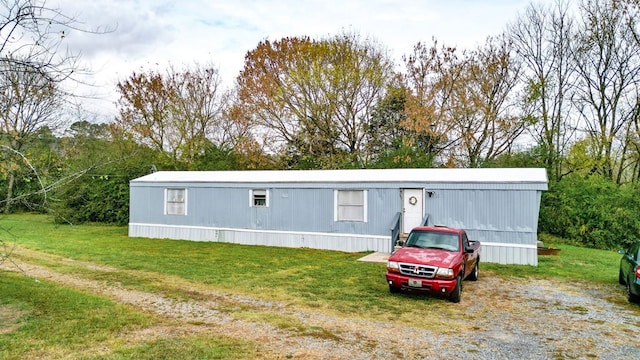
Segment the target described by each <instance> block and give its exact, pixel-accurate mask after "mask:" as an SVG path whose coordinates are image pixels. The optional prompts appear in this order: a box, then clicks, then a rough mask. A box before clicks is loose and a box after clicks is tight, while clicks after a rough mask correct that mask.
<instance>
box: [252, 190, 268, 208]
mask: <svg viewBox="0 0 640 360" xmlns="http://www.w3.org/2000/svg"><path fill="white" fill-rule="evenodd" d="M254 190H264V201H265V202H264V206H257V205H254V204H253V200H254V199H253V191H254ZM249 207H256V208H265V207H269V189H267V188H255V189H253V188H251V189H249Z"/></svg>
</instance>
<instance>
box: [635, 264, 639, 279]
mask: <svg viewBox="0 0 640 360" xmlns="http://www.w3.org/2000/svg"><path fill="white" fill-rule="evenodd" d="M636 278H638V279H640V266H637V267H636Z"/></svg>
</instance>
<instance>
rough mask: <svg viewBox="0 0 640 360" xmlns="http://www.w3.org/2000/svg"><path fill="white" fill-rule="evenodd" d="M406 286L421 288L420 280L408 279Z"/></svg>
mask: <svg viewBox="0 0 640 360" xmlns="http://www.w3.org/2000/svg"><path fill="white" fill-rule="evenodd" d="M408 284H409V286H411V287H422V280H415V279H409V282H408Z"/></svg>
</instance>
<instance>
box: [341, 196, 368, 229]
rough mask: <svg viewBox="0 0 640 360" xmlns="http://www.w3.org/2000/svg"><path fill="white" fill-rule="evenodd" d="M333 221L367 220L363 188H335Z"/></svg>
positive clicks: (365, 197) (365, 198)
mask: <svg viewBox="0 0 640 360" xmlns="http://www.w3.org/2000/svg"><path fill="white" fill-rule="evenodd" d="M334 197H335V216H334V220H335V221H362V222H367V192H366V191H365V190H336V191H335V192H334Z"/></svg>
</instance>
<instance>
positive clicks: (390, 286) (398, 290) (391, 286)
mask: <svg viewBox="0 0 640 360" xmlns="http://www.w3.org/2000/svg"><path fill="white" fill-rule="evenodd" d="M389 292H390V293H392V294H396V293H399V292H400V288H399V287H397V286H393V285H389Z"/></svg>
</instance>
